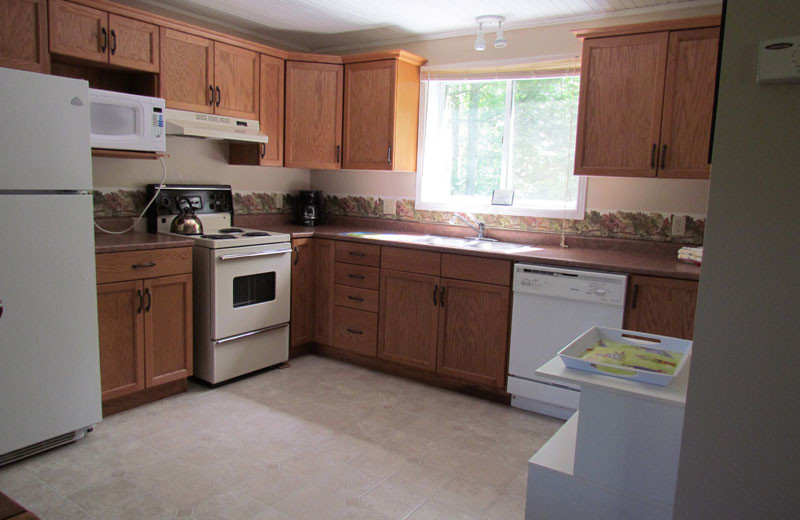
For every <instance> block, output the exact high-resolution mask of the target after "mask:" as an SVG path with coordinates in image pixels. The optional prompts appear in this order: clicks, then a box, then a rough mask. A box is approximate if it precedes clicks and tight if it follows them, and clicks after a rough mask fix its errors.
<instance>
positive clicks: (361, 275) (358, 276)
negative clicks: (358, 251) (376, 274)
mask: <svg viewBox="0 0 800 520" xmlns="http://www.w3.org/2000/svg"><path fill="white" fill-rule="evenodd" d="M347 276H348V277H350V278H355V279H356V280H363V279H364V275H363V274H353V273H349V274H348V275H347Z"/></svg>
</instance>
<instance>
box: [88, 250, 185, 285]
mask: <svg viewBox="0 0 800 520" xmlns="http://www.w3.org/2000/svg"><path fill="white" fill-rule="evenodd" d="M95 261H96V263H97V283H110V282H123V281H126V280H141V279H143V278H156V277H159V276H170V275H173V274H185V273H191V272H192V248H191V247H177V248H172V249H151V250H144V251H128V252H124V253H101V254H99V255H95Z"/></svg>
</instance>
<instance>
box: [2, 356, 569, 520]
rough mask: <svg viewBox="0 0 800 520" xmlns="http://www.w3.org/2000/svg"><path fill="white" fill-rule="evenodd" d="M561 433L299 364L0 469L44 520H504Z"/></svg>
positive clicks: (408, 387) (307, 360)
mask: <svg viewBox="0 0 800 520" xmlns="http://www.w3.org/2000/svg"><path fill="white" fill-rule="evenodd" d="M561 424H562V421H559V420H557V419H551V418H549V417H544V416H540V415H537V414H534V413H529V412H525V411H522V410H517V409H514V408H511V407H509V406H505V405H500V404H496V403H492V402H488V401H485V400H482V399H477V398H473V397H468V396H465V395H462V394H459V393H455V392H451V391H448V390H442V389H439V388H435V387H431V386H426V385H423V384H420V383H416V382H413V381H407V380H404V379H401V378H398V377H394V376H390V375H387V374H383V373H379V372H375V371H372V370H368V369H365V368H360V367H356V366H352V365H349V364H345V363H341V362H339V361H334V360H331V359H328V358H323V357H319V356H315V355H307V356H303V357H300V358H297V359H294V360H292V361H291V363H290V366H288V367H287V368H282V369H274V370H270V371H266V372H263V373H260V374H256V375H254V376H251V377H248V378H245V379H242V380H239V381H237V382H234V383H231V384H228V385H224V386H220V387H218V388H216V389H213V390H211V389H208V388H206V387H203V386H200V385H195V384H190V387H189V391H188V392H186V393H184V394H180V395H177V396H174V397H170V398H168V399H163V400H161V401H157V402H155V403H152V404H149V405H146V406H142V407H139V408H135V409H133V410H130V411H127V412H123V413H119V414H116V415H112V416H110V417H108V418H106V419H105V420H104V421H103V422H102V423H101V424H98V425H97V426H96V427H95V429H94V431H93V432H92V433H90V434H88V435H87V436H86V438H85V439H83V440H81V441H78V442H76V443H73V444H70V445H67V446H63V447H61V448H57V449H55V450H51V451H50V452H47V453H43V454H40V455H37V456H35V457H32V458H29V459H26V460H24V461H21V462H17V463H15V464H12V465H10V466H6V467H4V468H0V490H2V491H3V492H5V493H6V494H7V495H9V496H10V497H12V498H14V499H15V500H16V501H18V502H20V503H21V504H22V505H24V506H25V507H27V508H28V509H30V510H31V511H33V512H34V513H36V514H37V515H39V516H40V517H41V518H42V519H43V520H48V519H57V520H85V519H95V520H116V519H126V520H127V519H130V520H140V519H167V518H185V519H196V520H212V519H214V520H216V519H219V520H305V519H313V520H324V519H331V520H334V519H353V520H358V519H370V520H373V519H374V520H385V519H408V520H433V519H457V520H462V519H463V520H474V519H483V520H492V519H501V520H514V519H522V518H523V517H524V509H525V486H526V474H527V473H526V472H527V460H528V458H530V456H531V455H532V454H533V453H535V452H536V450H538V449H539V447H541V446H542V444H544V442H545V441H546V440H547V439H548V438H549V437H550V436H551V435H553V434H554V433H555V431H556V430H557V429H558V428H559V427H560V426H561Z"/></svg>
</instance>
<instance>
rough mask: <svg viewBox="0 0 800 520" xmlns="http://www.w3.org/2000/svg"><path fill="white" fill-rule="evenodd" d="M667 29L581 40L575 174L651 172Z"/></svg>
mask: <svg viewBox="0 0 800 520" xmlns="http://www.w3.org/2000/svg"><path fill="white" fill-rule="evenodd" d="M668 40H669V33H667V32H659V33H649V34H636V35H632V36H616V37H609V38H593V39H587V40H585V41H584V43H583V57H582V64H581V88H580V100H579V105H578V134H577V142H576V145H575V174H576V175H609V176H623V177H655V175H656V162H657V161H656V158H657V155H658V150H657V148H658V143H659V134H660V131H661V107H662V98H663V93H664V70H665V67H666V60H667V44H668Z"/></svg>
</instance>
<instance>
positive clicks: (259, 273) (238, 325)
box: [211, 243, 292, 340]
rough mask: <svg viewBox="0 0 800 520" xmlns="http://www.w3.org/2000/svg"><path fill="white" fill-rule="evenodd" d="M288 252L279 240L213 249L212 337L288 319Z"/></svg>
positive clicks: (249, 329) (224, 335) (286, 246)
mask: <svg viewBox="0 0 800 520" xmlns="http://www.w3.org/2000/svg"><path fill="white" fill-rule="evenodd" d="M291 251H292V249H291V247H290V246H289V244H288V243H282V244H268V245H262V246H247V247H234V248H228V249H217V250H215V251H214V252H213V258H212V261H213V262H214V269H213V282H212V283H213V290H212V291H211V294H212V300H213V301H212V306H213V307H212V313H211V339H212V340H220V339H224V338H227V337H230V336H235V335H237V334H242V333H245V332H250V331H254V330H258V329H263V328H265V327H270V326H273V325H278V324H281V323H287V322H288V321H289V303H290V302H289V298H290V291H291V280H290V276H291V271H292V266H291Z"/></svg>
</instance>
